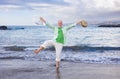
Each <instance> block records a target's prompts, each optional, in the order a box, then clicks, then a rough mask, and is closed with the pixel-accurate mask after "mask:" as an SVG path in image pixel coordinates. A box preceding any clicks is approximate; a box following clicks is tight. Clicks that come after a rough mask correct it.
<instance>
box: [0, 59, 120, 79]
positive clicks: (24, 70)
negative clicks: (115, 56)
mask: <svg viewBox="0 0 120 79" xmlns="http://www.w3.org/2000/svg"><path fill="white" fill-rule="evenodd" d="M0 78H1V79H119V78H120V65H118V64H84V63H75V62H66V61H62V62H61V65H60V68H59V70H56V68H55V61H27V60H26V61H25V60H20V59H11V60H10V59H9V60H7V59H3V60H0Z"/></svg>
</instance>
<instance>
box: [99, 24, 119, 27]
mask: <svg viewBox="0 0 120 79" xmlns="http://www.w3.org/2000/svg"><path fill="white" fill-rule="evenodd" d="M98 27H120V24H103V25H99V26H98Z"/></svg>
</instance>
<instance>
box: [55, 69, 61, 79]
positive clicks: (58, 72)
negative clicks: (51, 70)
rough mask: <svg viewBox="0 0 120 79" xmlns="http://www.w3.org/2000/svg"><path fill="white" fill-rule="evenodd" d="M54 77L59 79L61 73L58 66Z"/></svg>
mask: <svg viewBox="0 0 120 79" xmlns="http://www.w3.org/2000/svg"><path fill="white" fill-rule="evenodd" d="M56 79H61V74H60V70H59V68H58V69H56Z"/></svg>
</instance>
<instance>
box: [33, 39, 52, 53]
mask: <svg viewBox="0 0 120 79" xmlns="http://www.w3.org/2000/svg"><path fill="white" fill-rule="evenodd" d="M52 45H53V41H52V40H48V41H45V42H44V43H43V44H42V45H41V46H40V48H38V49H37V50H34V53H36V54H38V53H39V52H40V51H42V50H44V49H45V48H47V47H49V46H52Z"/></svg>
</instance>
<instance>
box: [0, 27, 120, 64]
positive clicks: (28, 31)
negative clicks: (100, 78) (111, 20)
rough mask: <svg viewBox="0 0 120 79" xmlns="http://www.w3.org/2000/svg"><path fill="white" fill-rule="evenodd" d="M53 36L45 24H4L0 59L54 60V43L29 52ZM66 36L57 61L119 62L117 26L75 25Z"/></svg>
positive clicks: (118, 33)
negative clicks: (6, 27) (42, 48)
mask: <svg viewBox="0 0 120 79" xmlns="http://www.w3.org/2000/svg"><path fill="white" fill-rule="evenodd" d="M63 27H65V26H63ZM53 36H54V33H53V30H52V29H50V28H48V27H46V26H8V30H0V59H21V60H28V61H29V60H30V61H41V60H43V61H49V60H50V61H51V60H55V49H54V47H50V48H47V49H45V50H43V51H41V52H40V53H39V54H37V55H36V54H34V52H33V50H35V49H37V48H39V46H40V45H41V44H42V43H44V41H46V40H51V39H53ZM66 38H67V39H66V44H65V45H64V47H63V50H62V53H61V61H69V62H80V63H101V64H120V28H119V27H98V25H89V26H88V27H87V28H83V27H81V26H76V27H74V28H72V29H70V30H69V31H68V32H67V37H66Z"/></svg>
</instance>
